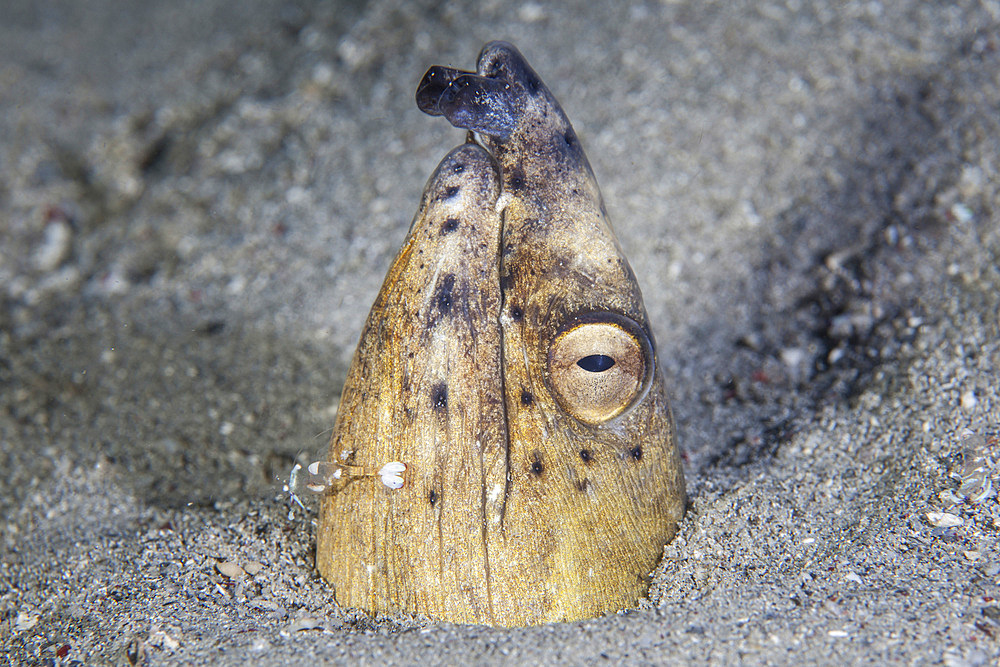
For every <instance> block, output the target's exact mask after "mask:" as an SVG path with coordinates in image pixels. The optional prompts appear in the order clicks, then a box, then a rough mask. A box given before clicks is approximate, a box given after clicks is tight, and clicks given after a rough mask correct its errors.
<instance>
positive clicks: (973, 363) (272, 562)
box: [0, 0, 1000, 667]
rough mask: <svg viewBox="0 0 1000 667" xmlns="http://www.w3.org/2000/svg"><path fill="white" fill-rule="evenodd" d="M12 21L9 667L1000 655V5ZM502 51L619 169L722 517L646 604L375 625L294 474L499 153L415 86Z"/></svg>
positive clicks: (638, 270)
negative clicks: (408, 259)
mask: <svg viewBox="0 0 1000 667" xmlns="http://www.w3.org/2000/svg"><path fill="white" fill-rule="evenodd" d="M2 14H3V20H0V89H2V93H3V94H2V95H0V136H2V137H3V140H2V141H0V237H2V240H0V656H3V658H2V659H0V663H4V661H6V662H5V663H4V664H6V663H10V664H18V665H20V664H45V663H56V662H58V661H60V660H61V661H63V662H64V663H67V664H69V663H72V662H73V661H79V662H81V663H85V664H122V663H126V664H127V663H128V662H129V661H130V658H133V659H136V661H138V659H139V658H140V657H143V656H144V657H145V658H146V662H147V664H152V665H159V664H185V665H245V664H248V663H251V664H258V665H287V664H312V663H315V662H317V661H322V662H328V663H344V664H348V663H349V664H352V665H353V664H362V665H378V666H380V667H381V666H384V665H394V664H407V665H410V664H415V663H416V664H421V665H435V664H481V663H507V664H533V663H555V662H562V663H566V664H595V663H597V664H600V663H601V662H602V661H605V660H607V661H612V662H615V663H622V664H661V663H670V662H686V663H692V664H706V663H718V664H741V663H742V664H824V663H836V664H864V663H880V664H936V663H940V664H950V665H981V664H991V660H994V656H995V654H996V639H997V637H998V636H1000V635H998V622H1000V621H998V620H997V619H998V618H1000V606H998V602H997V601H998V600H1000V590H998V585H997V581H998V577H1000V558H998V556H997V534H998V532H997V528H996V525H997V518H998V515H1000V505H998V503H997V500H996V498H995V497H991V498H988V499H985V500H984V501H983V502H981V503H979V504H971V503H956V502H955V500H954V495H953V491H954V490H956V489H957V488H958V487H959V482H958V480H956V479H953V478H952V477H951V474H952V473H955V472H958V471H961V470H962V469H963V467H964V465H965V462H964V461H963V448H964V447H963V441H962V439H961V433H962V432H963V429H965V428H967V427H968V428H970V429H972V430H974V431H976V432H977V433H979V434H981V435H982V436H984V438H986V439H987V440H989V438H995V437H996V436H997V424H998V423H1000V415H998V409H1000V390H998V383H997V377H998V376H1000V370H998V369H1000V336H998V323H997V312H998V309H1000V273H998V268H997V266H998V261H997V258H998V257H1000V222H998V218H997V211H1000V181H998V180H997V179H996V178H995V174H996V173H997V165H998V164H1000V145H998V143H1000V142H998V139H997V137H1000V116H998V114H997V112H996V111H997V109H998V108H1000V88H998V86H997V85H996V73H997V72H998V71H1000V44H998V42H997V37H996V36H997V34H1000V25H998V23H1000V15H998V12H997V7H996V5H995V3H992V2H983V1H981V0H956V1H955V2H947V3H937V2H922V1H918V0H900V1H898V2H869V1H867V0H864V1H861V0H847V1H845V2H840V1H838V2H824V1H817V2H808V3H807V2H791V1H789V2H777V1H771V2H754V3H719V2H716V3H707V2H694V1H692V2H684V1H682V2H660V3H656V2H626V3H594V2H589V1H585V0H569V1H567V2H564V3H525V2H516V3H515V2H512V1H507V0H499V1H497V2H481V1H477V2H473V1H472V0H468V1H465V0H456V2H450V3H447V5H442V4H441V3H436V2H435V3H432V2H423V1H418V2H408V3H400V2H397V1H395V0H372V1H371V2H367V3H364V4H362V3H327V2H313V1H311V0H292V1H289V0H246V1H245V2H240V3H232V2H226V3H222V2H216V1H215V0H177V1H176V2H171V3H162V2H129V3H122V2H111V1H110V0H88V2H86V3H82V2H77V1H73V0H48V1H46V2H37V1H28V0H11V1H9V2H5V3H3V10H2ZM495 37H501V38H503V39H508V40H510V41H512V42H514V43H516V44H517V45H518V47H519V48H520V49H521V50H522V51H523V52H524V53H525V54H526V55H527V56H528V57H529V58H530V60H531V62H532V64H533V65H534V66H535V67H536V68H537V69H538V71H540V72H543V73H545V78H546V81H547V83H548V84H549V86H551V88H552V91H553V93H554V94H555V96H556V97H557V98H558V99H559V101H560V102H561V103H562V105H563V107H564V108H565V109H566V111H567V114H568V115H569V117H571V118H572V119H573V124H574V127H575V129H576V132H577V133H578V135H579V137H580V140H581V142H582V144H583V145H585V146H586V148H587V153H588V157H589V159H590V161H591V164H592V166H593V169H594V172H595V174H596V175H597V178H598V181H599V182H600V184H601V189H602V192H603V194H604V196H605V198H606V202H607V207H608V209H609V210H608V212H609V215H610V218H611V219H612V220H613V221H614V224H615V228H616V231H617V232H618V234H619V239H620V241H621V243H622V246H623V250H624V251H625V254H626V255H627V256H628V258H629V262H630V264H631V266H632V268H633V269H634V271H635V274H636V276H637V279H638V282H639V284H641V285H642V287H643V299H644V302H645V306H646V309H647V311H648V314H649V317H650V321H651V322H653V323H654V325H655V328H656V343H657V352H658V358H659V361H660V366H661V369H662V370H663V372H664V376H665V378H664V379H665V381H666V383H667V386H668V387H669V389H670V397H671V403H672V407H673V409H674V416H675V418H676V424H677V433H678V442H679V443H680V444H681V445H682V447H683V454H684V456H685V458H686V461H685V473H686V476H687V481H688V492H689V497H690V499H691V502H690V505H689V507H688V510H687V513H686V514H685V516H684V519H683V520H682V522H681V525H680V528H679V530H678V534H677V537H676V538H675V539H674V541H673V542H671V543H670V545H669V546H668V547H667V549H666V551H665V556H666V557H665V558H664V560H663V562H662V564H661V566H660V567H659V568H658V569H657V570H656V571H655V572H654V574H653V578H652V584H651V591H650V600H649V602H647V603H644V604H643V605H642V606H641V607H640V608H639V609H638V610H634V611H631V612H628V613H624V614H611V615H608V616H605V617H602V618H598V619H591V620H586V621H579V622H573V623H563V624H554V625H546V626H541V627H532V628H517V629H503V628H486V627H482V626H456V625H452V624H448V623H438V622H431V621H428V620H427V619H423V618H411V617H406V616H391V617H386V616H378V617H374V618H373V617H369V616H367V615H365V614H363V613H359V612H352V611H348V610H344V609H341V608H338V607H336V606H335V605H331V602H330V591H329V586H328V585H327V584H326V583H325V582H324V581H323V580H322V578H321V577H320V576H319V575H318V574H317V573H316V571H315V563H314V556H313V554H314V548H315V543H314V540H313V535H314V533H315V527H314V525H313V521H314V520H315V518H316V516H315V513H314V512H313V511H304V510H302V509H301V508H299V507H298V506H297V505H294V504H292V503H290V501H289V499H288V498H287V496H286V495H285V494H283V493H282V491H281V482H280V481H279V480H278V479H276V478H278V477H280V476H283V475H285V474H287V471H288V470H289V468H290V467H291V465H292V462H293V460H295V459H296V458H297V460H298V461H300V462H302V463H308V462H309V461H312V460H315V459H317V458H320V457H322V456H323V454H324V451H325V448H326V443H327V442H328V439H329V433H328V429H329V427H330V425H331V424H332V423H333V421H334V418H335V416H336V414H335V413H336V397H337V392H338V391H339V390H340V388H341V386H342V384H343V381H344V378H345V377H346V374H347V370H348V364H349V362H350V359H351V355H352V354H353V353H354V350H355V346H356V343H357V340H358V335H359V334H360V332H361V330H362V327H363V325H364V318H365V315H366V313H367V310H368V308H369V307H370V306H371V304H372V302H373V301H374V299H375V298H376V295H377V293H378V289H379V285H380V284H381V281H382V280H383V278H384V276H385V273H386V270H387V269H388V268H389V265H390V262H391V260H392V257H393V256H394V254H395V253H396V252H397V250H398V249H399V244H400V242H401V240H402V238H403V237H404V235H405V233H406V229H407V226H408V225H409V223H410V221H411V217H410V216H411V214H412V212H413V207H414V203H415V202H416V201H417V199H418V198H419V196H420V191H421V188H422V187H423V185H424V183H425V182H426V180H427V175H428V173H430V172H431V171H432V170H433V168H434V165H435V164H437V163H438V161H439V160H440V159H441V156H442V154H443V151H444V148H443V147H447V146H453V145H455V144H458V143H460V142H461V141H462V137H463V136H464V132H460V131H457V130H455V129H454V128H451V127H449V126H448V124H447V123H444V122H428V118H427V117H426V116H425V115H424V114H422V113H420V112H419V111H418V110H417V109H415V108H414V105H413V98H412V92H413V84H414V82H415V81H417V80H418V79H419V77H420V76H421V74H422V73H423V72H424V70H425V69H426V67H427V65H428V64H430V63H443V64H446V65H456V66H461V65H463V64H465V63H467V62H468V60H469V54H472V53H475V52H476V50H477V49H479V48H480V47H481V45H482V44H483V43H485V42H486V41H487V40H489V39H493V38H495ZM50 225H51V226H52V227H51V228H50ZM994 482H995V483H996V482H998V480H996V479H994ZM290 512H291V518H289V513H290ZM929 513H938V514H942V513H948V514H952V515H954V516H956V517H958V518H960V519H961V520H962V524H961V525H959V526H951V527H945V526H935V525H931V523H929V520H928V518H927V517H928V514H929ZM951 523H954V521H951ZM343 530H345V531H349V530H351V527H350V526H344V527H343ZM232 562H235V563H237V564H239V565H240V567H241V569H243V570H244V572H246V575H245V576H242V577H241V576H239V575H238V571H236V572H237V577H236V578H235V579H233V578H231V577H227V576H226V575H225V574H224V573H223V572H222V571H220V570H219V568H218V567H216V565H217V564H222V563H232ZM254 562H255V563H259V564H261V565H262V566H263V567H262V568H261V569H259V570H257V569H256V568H255V567H252V566H251V563H254ZM244 566H246V567H244ZM224 570H225V571H235V570H232V568H229V567H225V568H224ZM251 572H253V573H251ZM62 655H65V658H62V657H60V656H62Z"/></svg>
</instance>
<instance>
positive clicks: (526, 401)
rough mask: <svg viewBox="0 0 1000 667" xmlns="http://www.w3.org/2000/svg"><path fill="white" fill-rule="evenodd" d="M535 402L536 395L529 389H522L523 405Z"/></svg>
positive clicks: (526, 405)
mask: <svg viewBox="0 0 1000 667" xmlns="http://www.w3.org/2000/svg"><path fill="white" fill-rule="evenodd" d="M534 402H535V397H534V396H532V395H531V392H530V391H528V390H527V389H522V390H521V405H523V406H525V407H528V406H530V405H531V404H532V403H534Z"/></svg>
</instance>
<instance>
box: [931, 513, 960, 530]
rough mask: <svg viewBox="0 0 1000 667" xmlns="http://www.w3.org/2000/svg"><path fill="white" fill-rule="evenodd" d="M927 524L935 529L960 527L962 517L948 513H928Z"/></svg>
mask: <svg viewBox="0 0 1000 667" xmlns="http://www.w3.org/2000/svg"><path fill="white" fill-rule="evenodd" d="M927 523H929V524H931V525H932V526H935V527H937V528H954V527H955V526H961V525H962V523H963V521H962V517H960V516H956V515H954V514H951V513H949V512H928V513H927Z"/></svg>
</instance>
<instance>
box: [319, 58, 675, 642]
mask: <svg viewBox="0 0 1000 667" xmlns="http://www.w3.org/2000/svg"><path fill="white" fill-rule="evenodd" d="M477 72H478V74H473V73H469V72H462V71H460V70H453V69H447V68H441V67H433V68H431V70H429V71H428V73H427V75H425V77H424V78H423V80H422V81H421V84H420V86H419V87H418V92H417V101H418V104H420V105H421V108H423V109H424V110H428V111H429V112H431V113H433V114H434V115H441V114H442V113H443V114H444V115H446V116H447V117H448V119H449V120H450V121H451V122H452V123H453V124H455V125H458V126H459V127H461V128H463V129H467V130H475V133H476V137H477V138H478V139H479V143H477V142H475V141H473V140H472V137H470V140H469V142H468V143H466V144H465V145H463V146H460V147H459V148H457V149H455V150H454V151H452V152H451V153H449V154H448V156H447V157H445V159H444V160H443V161H442V162H441V164H440V165H438V168H437V169H436V170H435V172H434V175H433V176H431V178H430V181H429V182H428V184H427V187H426V188H425V189H424V194H423V200H422V203H421V206H420V210H419V212H418V213H417V216H416V218H415V219H414V221H413V224H412V226H411V228H410V231H409V234H408V235H407V238H406V240H405V241H404V243H403V247H402V249H401V250H400V252H399V255H398V256H397V257H396V259H395V261H394V262H393V264H392V267H391V268H390V269H389V273H388V275H387V276H386V280H385V284H384V285H383V287H382V290H381V292H380V293H379V296H378V298H377V299H376V301H375V304H374V306H373V307H372V311H371V314H370V315H369V317H368V321H367V323H366V324H365V329H364V332H363V333H362V335H361V342H360V344H359V346H358V351H357V353H356V356H355V360H354V363H353V365H352V367H351V370H350V372H349V373H348V377H347V383H346V385H345V387H344V392H343V399H342V402H341V406H340V411H339V414H338V421H337V424H336V425H335V426H334V429H333V435H332V438H331V446H330V452H329V455H328V461H329V462H330V463H332V464H349V465H351V466H354V467H356V468H358V469H361V470H364V469H369V470H375V469H378V468H379V467H380V466H381V465H383V463H385V462H388V461H399V462H402V463H403V464H405V465H406V477H405V482H404V484H403V487H402V488H400V489H389V488H385V487H384V485H380V484H377V483H355V482H356V481H361V480H351V482H350V483H347V484H338V485H336V486H335V487H333V489H332V490H331V491H330V492H328V493H327V494H326V496H325V497H324V499H323V501H322V507H321V510H320V515H319V523H318V528H317V553H316V561H317V567H318V568H319V571H320V572H321V573H322V574H323V576H324V578H326V579H327V580H328V581H329V582H330V584H331V586H332V590H331V593H332V594H333V593H335V595H336V600H337V602H338V603H339V604H341V605H344V606H346V607H359V608H361V609H365V610H368V611H374V612H383V613H384V612H401V611H403V612H410V613H422V614H427V615H428V616H431V617H433V618H436V619H442V620H447V621H453V622H464V623H482V624H487V625H504V626H517V625H529V624H530V625H536V624H540V623H551V622H557V621H569V620H578V619H580V618H589V617H593V616H599V615H601V614H605V613H608V612H613V611H617V610H620V609H623V608H627V607H634V606H635V605H637V604H638V602H639V600H640V598H642V597H643V596H645V594H646V592H647V590H648V586H649V583H648V582H649V580H648V575H649V573H650V572H651V571H652V570H653V568H654V567H655V566H656V564H657V563H658V562H659V559H660V557H661V555H662V553H663V546H664V544H666V543H667V542H668V541H669V540H670V539H671V538H672V537H673V535H674V533H675V532H676V530H677V522H678V521H679V519H680V517H681V516H682V514H683V511H684V500H685V498H684V480H683V475H682V472H681V467H680V453H679V451H678V448H677V443H676V440H675V438H674V426H673V420H672V417H671V415H670V408H669V406H668V404H667V399H666V393H665V389H664V385H663V377H662V374H661V373H660V370H659V363H658V362H657V360H656V353H655V348H654V343H653V336H652V333H651V332H650V328H649V324H648V321H647V316H646V310H645V308H644V307H643V304H642V296H641V294H640V292H639V286H638V285H637V283H636V280H635V276H634V274H633V273H632V269H631V267H629V265H628V261H627V260H626V259H625V257H624V255H623V254H622V252H621V249H620V247H619V244H618V241H617V239H616V238H615V235H614V232H613V231H612V229H611V226H610V224H609V222H608V220H607V217H606V214H605V211H604V203H603V201H602V200H601V194H600V191H599V189H598V187H597V183H596V181H595V179H594V175H593V172H592V171H591V169H590V164H589V163H588V162H587V158H586V156H585V155H584V153H583V149H582V147H581V146H580V143H579V140H578V139H577V138H576V135H575V133H574V132H573V128H572V126H571V125H570V123H569V120H568V119H567V118H566V116H565V114H564V113H563V111H562V108H561V107H560V106H559V104H558V102H556V100H555V98H554V97H553V96H552V94H551V93H550V92H549V90H548V88H547V87H546V86H545V85H544V84H543V83H542V82H541V80H540V79H539V78H538V75H537V74H536V73H535V72H534V71H533V70H532V69H531V68H530V67H529V66H528V64H527V62H526V61H525V60H524V57H523V56H522V55H521V54H520V53H519V52H518V51H517V50H516V49H515V48H514V47H513V46H511V45H510V44H506V43H502V42H494V43H491V44H488V45H486V47H485V48H484V49H483V51H482V53H481V54H480V56H479V58H478V65H477ZM456 89H457V90H458V92H457V93H456V92H455V91H456ZM595 355H596V356H599V357H600V358H601V359H604V360H607V361H606V362H602V363H607V362H610V366H608V367H607V368H603V367H602V369H601V370H599V371H591V370H586V369H584V368H583V366H580V365H579V364H580V362H581V360H584V359H588V358H591V357H594V356H595ZM576 369H579V370H578V371H576ZM574 371H576V372H574ZM344 526H352V527H353V530H351V531H345V530H343V527H344Z"/></svg>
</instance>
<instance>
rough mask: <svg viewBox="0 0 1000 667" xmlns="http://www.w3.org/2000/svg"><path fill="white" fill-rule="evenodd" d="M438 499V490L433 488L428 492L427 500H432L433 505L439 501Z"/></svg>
mask: <svg viewBox="0 0 1000 667" xmlns="http://www.w3.org/2000/svg"><path fill="white" fill-rule="evenodd" d="M437 499H438V494H437V491H435V490H434V489H431V492H430V493H428V494H427V500H429V501H430V503H431V507H434V503H436V502H437Z"/></svg>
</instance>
